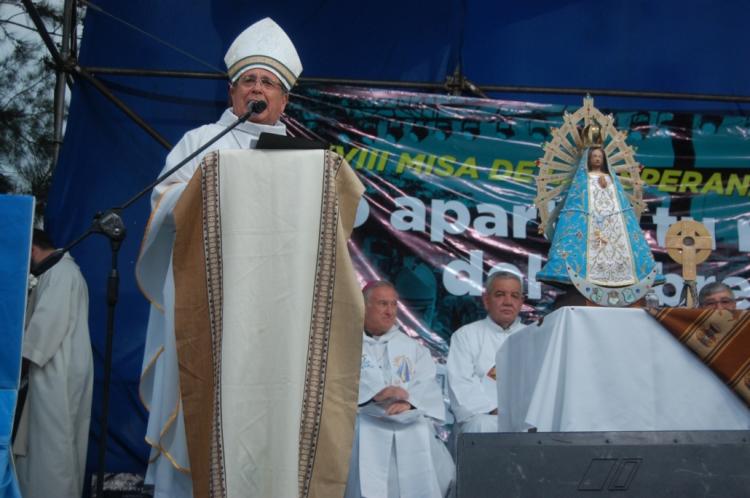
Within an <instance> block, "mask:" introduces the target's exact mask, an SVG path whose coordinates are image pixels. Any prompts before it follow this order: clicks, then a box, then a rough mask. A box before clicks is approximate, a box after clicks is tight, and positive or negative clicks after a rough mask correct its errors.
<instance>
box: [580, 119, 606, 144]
mask: <svg viewBox="0 0 750 498" xmlns="http://www.w3.org/2000/svg"><path fill="white" fill-rule="evenodd" d="M581 140H582V141H583V146H584V147H601V146H602V145H603V144H604V135H603V132H602V127H601V126H600V125H599V123H597V122H596V121H594V122H593V123H590V124H587V125H586V126H585V127H584V128H583V133H581Z"/></svg>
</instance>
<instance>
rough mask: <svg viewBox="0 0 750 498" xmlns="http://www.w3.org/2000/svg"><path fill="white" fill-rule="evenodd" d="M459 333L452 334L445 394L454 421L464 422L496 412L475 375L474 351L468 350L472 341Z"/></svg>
mask: <svg viewBox="0 0 750 498" xmlns="http://www.w3.org/2000/svg"><path fill="white" fill-rule="evenodd" d="M460 332H461V331H460V330H459V331H458V332H456V333H455V334H453V337H452V338H451V346H450V351H449V353H448V362H447V370H448V393H449V396H450V400H451V408H452V410H453V414H454V415H455V416H456V420H457V421H458V422H464V421H466V420H468V419H469V418H471V417H472V416H473V415H476V414H479V413H489V412H491V411H492V410H494V409H496V408H497V400H496V399H492V398H490V397H489V396H487V393H486V390H485V388H484V387H483V386H482V381H481V378H480V376H479V375H477V373H476V372H475V366H474V363H475V362H474V358H473V355H472V351H473V350H474V349H476V348H472V347H471V343H470V341H471V337H470V336H468V334H461V333H460ZM485 374H486V373H483V376H484V375H485Z"/></svg>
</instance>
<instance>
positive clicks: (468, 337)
mask: <svg viewBox="0 0 750 498" xmlns="http://www.w3.org/2000/svg"><path fill="white" fill-rule="evenodd" d="M523 302H524V294H523V283H522V281H521V278H520V277H519V276H518V275H516V274H515V273H510V272H506V271H498V272H495V273H493V274H491V275H490V276H489V277H487V281H486V283H485V289H484V293H483V295H482V303H483V304H484V308H485V310H487V317H486V318H484V319H483V320H479V321H476V322H473V323H470V324H468V325H464V326H463V327H461V328H460V329H458V330H457V331H456V332H455V333H454V334H453V336H451V345H450V351H449V353H448V363H447V367H448V393H449V396H450V402H451V410H453V414H454V415H455V417H456V422H457V425H456V427H457V428H458V432H496V431H497V412H498V409H502V408H501V407H498V406H497V384H496V380H495V353H497V350H498V349H499V348H500V346H501V345H502V344H503V342H504V341H505V340H506V339H507V338H508V336H510V335H511V334H513V333H515V332H517V331H518V330H520V329H522V328H523V327H524V325H523V324H522V323H521V320H520V318H519V317H518V313H519V312H520V311H521V306H523Z"/></svg>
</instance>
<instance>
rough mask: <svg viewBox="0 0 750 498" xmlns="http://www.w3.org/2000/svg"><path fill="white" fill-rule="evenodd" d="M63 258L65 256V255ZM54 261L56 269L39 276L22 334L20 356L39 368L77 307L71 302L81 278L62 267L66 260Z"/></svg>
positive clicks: (77, 295) (77, 296)
mask: <svg viewBox="0 0 750 498" xmlns="http://www.w3.org/2000/svg"><path fill="white" fill-rule="evenodd" d="M66 259H67V258H66ZM66 259H63V260H62V261H60V262H59V263H58V265H60V268H56V269H55V270H56V271H52V270H49V271H47V272H46V273H45V274H43V275H42V276H41V277H40V279H39V284H38V285H37V288H36V289H35V294H36V301H35V303H34V312H33V314H32V315H31V318H30V319H29V322H28V324H27V325H26V331H25V332H24V336H23V357H24V358H27V359H28V360H30V361H32V362H33V363H35V364H36V365H37V366H39V367H43V366H44V365H45V364H46V363H47V362H48V361H49V360H50V358H52V356H54V354H55V353H56V352H57V350H58V349H60V344H62V342H63V340H64V339H65V335H66V334H67V333H68V331H69V330H70V329H71V327H70V321H71V320H73V319H74V317H73V316H71V312H72V311H74V310H77V309H78V308H77V307H76V306H74V305H73V303H72V302H71V300H72V299H80V296H81V293H82V290H81V289H80V282H81V280H80V279H78V278H76V275H75V273H73V272H72V271H62V270H67V268H64V267H65V266H66V265H67V264H68V261H66Z"/></svg>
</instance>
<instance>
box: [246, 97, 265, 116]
mask: <svg viewBox="0 0 750 498" xmlns="http://www.w3.org/2000/svg"><path fill="white" fill-rule="evenodd" d="M266 107H268V104H266V103H265V102H263V101H262V100H251V101H250V102H248V103H247V110H248V111H250V114H260V113H261V112H263V111H265V110H266Z"/></svg>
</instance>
